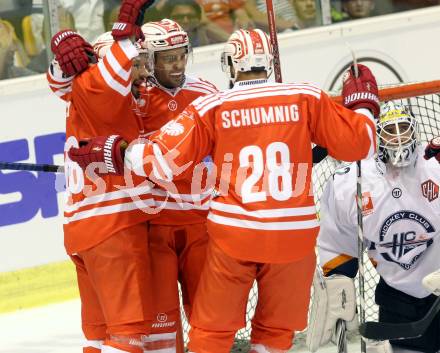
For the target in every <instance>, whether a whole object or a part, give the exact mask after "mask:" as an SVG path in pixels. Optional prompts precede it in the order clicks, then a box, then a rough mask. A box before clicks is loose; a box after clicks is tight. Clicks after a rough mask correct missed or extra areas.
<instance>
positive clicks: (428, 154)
mask: <svg viewBox="0 0 440 353" xmlns="http://www.w3.org/2000/svg"><path fill="white" fill-rule="evenodd" d="M423 157H425V159H431V158H432V157H435V159H436V160H437V161H438V162H439V163H440V137H434V138H433V139H432V140H431V142H429V144H428V146H426V148H425V155H424V156H423Z"/></svg>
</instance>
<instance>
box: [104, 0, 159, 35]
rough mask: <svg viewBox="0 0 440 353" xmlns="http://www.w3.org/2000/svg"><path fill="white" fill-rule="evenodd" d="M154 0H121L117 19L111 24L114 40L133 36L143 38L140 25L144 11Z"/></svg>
mask: <svg viewBox="0 0 440 353" xmlns="http://www.w3.org/2000/svg"><path fill="white" fill-rule="evenodd" d="M153 3H154V0H123V1H122V4H121V9H120V10H119V16H118V21H117V22H115V23H114V24H113V28H112V35H113V38H114V39H115V40H120V39H125V38H129V37H131V36H135V38H136V40H139V39H141V40H144V39H145V37H144V34H143V33H142V30H141V26H142V24H143V22H144V13H145V10H146V9H148V8H149V7H150V6H151V5H153Z"/></svg>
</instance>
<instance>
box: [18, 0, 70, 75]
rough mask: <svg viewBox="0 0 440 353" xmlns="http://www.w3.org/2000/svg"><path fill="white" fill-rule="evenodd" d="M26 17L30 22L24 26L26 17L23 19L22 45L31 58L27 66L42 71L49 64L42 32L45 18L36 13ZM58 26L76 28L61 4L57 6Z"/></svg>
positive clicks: (44, 70) (60, 27)
mask: <svg viewBox="0 0 440 353" xmlns="http://www.w3.org/2000/svg"><path fill="white" fill-rule="evenodd" d="M28 17H29V22H30V23H28V24H27V25H26V26H25V23H26V21H25V20H26V19H25V20H24V21H23V37H24V45H25V48H26V51H27V53H28V55H29V56H30V58H31V61H30V63H29V65H27V68H28V69H31V70H32V71H35V72H40V73H44V72H46V71H47V68H48V65H49V63H48V57H47V53H46V38H45V37H46V36H45V33H44V28H45V22H46V20H45V18H44V16H43V15H42V14H37V13H36V14H32V15H30V16H28ZM58 26H59V30H63V29H73V30H75V29H76V27H75V21H74V19H73V15H72V14H71V13H70V12H69V11H67V10H66V9H65V8H63V7H61V6H58ZM28 27H30V28H28Z"/></svg>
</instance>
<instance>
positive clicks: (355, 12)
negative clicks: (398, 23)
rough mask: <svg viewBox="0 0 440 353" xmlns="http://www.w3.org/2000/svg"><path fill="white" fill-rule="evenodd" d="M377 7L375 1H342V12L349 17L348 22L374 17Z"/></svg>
mask: <svg viewBox="0 0 440 353" xmlns="http://www.w3.org/2000/svg"><path fill="white" fill-rule="evenodd" d="M375 5H376V1H375V0H342V10H343V11H344V12H345V13H346V14H347V15H348V18H347V19H348V20H356V19H359V18H365V17H370V16H372V15H373V11H374V8H375Z"/></svg>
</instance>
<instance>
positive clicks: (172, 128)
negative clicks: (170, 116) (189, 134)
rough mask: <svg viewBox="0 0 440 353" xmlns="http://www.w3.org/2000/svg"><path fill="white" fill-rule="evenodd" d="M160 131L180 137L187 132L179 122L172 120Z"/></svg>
mask: <svg viewBox="0 0 440 353" xmlns="http://www.w3.org/2000/svg"><path fill="white" fill-rule="evenodd" d="M160 131H162V132H163V133H165V134H166V135H170V136H179V135H181V134H183V132H184V131H185V128H184V126H183V125H182V124H181V123H178V122H177V121H174V120H171V121H170V122H169V123H168V124H166V125H164V126H162V127H161V129H160Z"/></svg>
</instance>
